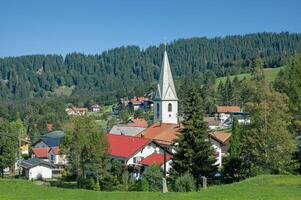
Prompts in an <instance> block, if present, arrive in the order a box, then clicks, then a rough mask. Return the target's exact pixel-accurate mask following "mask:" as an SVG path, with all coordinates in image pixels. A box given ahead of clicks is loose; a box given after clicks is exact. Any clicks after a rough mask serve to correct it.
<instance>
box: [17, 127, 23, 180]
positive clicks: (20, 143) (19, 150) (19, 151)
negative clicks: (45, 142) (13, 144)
mask: <svg viewBox="0 0 301 200" xmlns="http://www.w3.org/2000/svg"><path fill="white" fill-rule="evenodd" d="M21 137H22V133H21V128H19V137H18V139H19V145H18V146H19V149H18V153H19V154H18V155H19V156H18V158H19V159H18V161H17V163H18V164H19V162H21V156H22V152H21V145H22V138H21ZM18 172H19V175H21V170H20V168H18Z"/></svg>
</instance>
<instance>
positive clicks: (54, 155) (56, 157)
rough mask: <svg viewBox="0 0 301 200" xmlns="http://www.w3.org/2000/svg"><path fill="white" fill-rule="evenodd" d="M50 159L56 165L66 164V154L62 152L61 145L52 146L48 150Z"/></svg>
mask: <svg viewBox="0 0 301 200" xmlns="http://www.w3.org/2000/svg"><path fill="white" fill-rule="evenodd" d="M48 160H49V161H50V162H52V163H53V164H55V165H66V164H67V159H66V155H64V154H61V152H60V148H59V147H52V148H50V149H49V151H48Z"/></svg>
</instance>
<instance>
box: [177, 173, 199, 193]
mask: <svg viewBox="0 0 301 200" xmlns="http://www.w3.org/2000/svg"><path fill="white" fill-rule="evenodd" d="M195 190H196V181H195V180H194V178H193V176H192V175H190V174H189V173H186V174H184V175H182V176H180V177H179V178H177V179H176V181H175V191H176V192H192V191H195Z"/></svg>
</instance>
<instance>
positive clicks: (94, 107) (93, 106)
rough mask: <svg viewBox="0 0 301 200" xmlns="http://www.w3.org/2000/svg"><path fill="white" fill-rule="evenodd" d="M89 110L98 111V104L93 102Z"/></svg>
mask: <svg viewBox="0 0 301 200" xmlns="http://www.w3.org/2000/svg"><path fill="white" fill-rule="evenodd" d="M91 110H92V112H99V110H100V106H99V105H98V104H93V105H92V106H91Z"/></svg>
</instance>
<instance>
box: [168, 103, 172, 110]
mask: <svg viewBox="0 0 301 200" xmlns="http://www.w3.org/2000/svg"><path fill="white" fill-rule="evenodd" d="M168 112H172V104H171V103H169V104H168Z"/></svg>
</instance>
